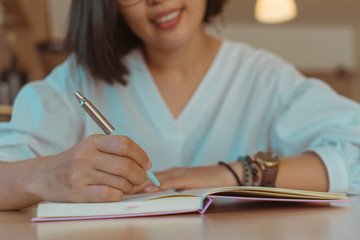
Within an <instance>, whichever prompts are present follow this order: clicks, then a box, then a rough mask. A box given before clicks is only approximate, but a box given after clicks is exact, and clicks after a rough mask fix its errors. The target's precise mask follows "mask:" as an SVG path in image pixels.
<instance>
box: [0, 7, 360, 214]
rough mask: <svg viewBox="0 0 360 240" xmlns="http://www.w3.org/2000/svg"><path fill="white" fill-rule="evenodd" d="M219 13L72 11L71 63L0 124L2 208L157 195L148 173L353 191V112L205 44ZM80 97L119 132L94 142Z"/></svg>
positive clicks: (185, 183) (94, 129)
mask: <svg viewBox="0 0 360 240" xmlns="http://www.w3.org/2000/svg"><path fill="white" fill-rule="evenodd" d="M223 5H224V1H222V0H207V1H206V0H197V1H193V0H117V1H115V0H107V1H104V0H92V1H89V0H76V1H73V3H72V10H71V18H70V28H69V32H68V36H67V45H68V46H69V49H70V51H71V52H72V53H73V54H72V55H70V57H69V58H68V60H67V61H66V62H65V63H63V64H62V65H61V66H59V67H58V68H57V69H55V70H54V71H53V72H52V73H51V74H50V75H49V76H48V77H47V78H46V80H45V81H41V82H34V83H31V84H29V85H27V86H26V87H25V88H23V90H22V91H21V93H20V94H19V96H18V98H17V100H16V102H15V105H14V111H13V116H12V120H11V122H10V123H5V124H2V125H1V128H0V135H1V140H0V159H1V160H3V162H1V164H0V184H1V188H0V189H1V190H0V191H1V192H0V206H1V208H2V209H3V210H4V209H18V208H21V207H25V206H28V205H31V204H35V203H37V202H39V201H42V200H49V201H73V202H106V201H119V200H121V199H122V197H123V195H124V194H129V193H134V192H139V191H147V192H151V191H157V189H156V188H154V186H152V185H151V184H150V182H149V181H148V180H146V173H145V170H148V169H150V168H151V167H152V170H154V171H156V175H157V177H158V178H159V180H160V182H161V185H162V188H164V189H168V188H177V189H186V188H203V187H204V188H205V187H217V186H232V185H239V184H242V185H244V184H245V185H262V186H274V187H284V188H295V189H307V190H318V191H338V192H350V193H360V189H359V188H360V186H359V182H358V180H357V179H356V176H357V175H358V174H359V173H360V152H359V149H360V148H359V143H360V138H359V136H360V134H359V133H360V130H359V129H360V121H359V120H360V118H359V116H360V115H359V114H360V111H359V110H360V108H359V105H358V104H356V103H355V102H352V101H350V100H348V99H345V98H343V97H340V96H338V95H336V94H335V93H334V92H333V91H332V90H331V89H330V88H329V87H327V86H326V85H324V84H323V83H321V82H320V81H316V80H308V79H305V78H304V77H303V76H302V75H301V74H299V73H298V72H297V71H296V70H295V69H294V68H293V67H292V66H291V65H289V64H287V63H284V62H283V61H282V60H281V59H279V58H277V57H276V56H274V55H272V54H270V53H267V52H264V51H259V50H254V49H252V48H250V47H248V46H247V45H244V44H240V43H232V42H229V41H226V40H219V39H215V38H213V37H210V36H208V35H207V34H206V33H205V32H204V29H203V25H204V23H207V22H209V21H210V19H211V18H212V17H213V16H215V15H217V14H218V13H220V12H221V9H222V7H223ZM77 90H79V91H80V92H82V93H83V94H84V95H85V96H86V97H88V98H89V99H90V100H91V101H92V102H93V103H94V104H95V105H96V106H97V107H98V108H99V110H100V111H101V112H102V113H103V114H104V115H105V117H107V118H108V120H109V121H110V122H111V123H112V124H113V125H114V127H115V128H116V133H117V134H118V135H112V136H105V135H104V134H102V132H101V130H100V129H99V128H98V126H96V124H95V123H94V122H93V121H92V119H90V118H89V117H88V116H87V115H86V113H84V112H83V111H82V110H81V108H80V107H79V106H78V104H77V102H76V99H75V98H74V97H73V94H74V92H75V91H77ZM24 116H26V119H24ZM257 151H261V152H260V153H256V154H255V156H254V157H252V158H250V157H239V156H240V155H253V154H254V153H255V152H257ZM264 151H266V152H264ZM269 152H271V154H270V153H269ZM274 154H277V156H275V155H274ZM25 159H26V160H25ZM149 159H151V161H150V160H149ZM20 160H23V161H20ZM221 161H224V162H227V163H224V162H221ZM218 162H220V164H218ZM174 167H175V168H174ZM9 199H11V201H9Z"/></svg>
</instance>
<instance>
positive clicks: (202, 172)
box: [136, 153, 329, 192]
mask: <svg viewBox="0 0 360 240" xmlns="http://www.w3.org/2000/svg"><path fill="white" fill-rule="evenodd" d="M229 165H230V166H231V168H232V169H233V170H234V171H235V172H236V174H237V175H238V176H239V178H240V180H241V182H242V183H243V182H244V177H243V176H244V170H243V166H242V164H241V163H239V162H233V163H230V164H229ZM157 176H158V179H159V180H160V182H161V186H162V188H164V189H170V188H175V189H190V188H210V187H226V186H236V185H237V182H236V180H235V178H234V176H233V175H232V173H231V172H230V171H229V170H227V169H226V168H225V167H224V166H220V165H215V166H205V167H194V168H171V169H169V170H166V171H163V172H159V173H157ZM260 177H261V176H260ZM328 185H329V180H328V175H327V170H326V167H325V165H324V164H323V162H322V160H321V159H320V157H318V156H317V155H316V154H314V153H305V154H303V155H301V156H296V157H288V158H281V159H280V165H279V170H278V174H277V178H276V182H275V187H280V188H290V189H301V190H311V191H328ZM141 188H142V189H145V191H146V192H153V191H157V189H156V188H154V187H152V186H151V185H150V183H149V182H148V181H147V182H146V183H145V184H143V185H142V186H141V187H138V188H136V191H141V190H142V189H141Z"/></svg>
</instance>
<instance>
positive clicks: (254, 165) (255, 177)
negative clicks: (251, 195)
mask: <svg viewBox="0 0 360 240" xmlns="http://www.w3.org/2000/svg"><path fill="white" fill-rule="evenodd" d="M246 161H247V162H248V165H249V166H250V168H251V176H252V185H253V186H260V178H259V176H258V173H259V171H258V170H257V163H256V162H254V161H253V159H252V158H251V157H250V156H246Z"/></svg>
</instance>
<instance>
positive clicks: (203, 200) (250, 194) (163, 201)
mask: <svg viewBox="0 0 360 240" xmlns="http://www.w3.org/2000/svg"><path fill="white" fill-rule="evenodd" d="M215 198H231V199H238V200H248V201H283V202H351V200H348V199H347V196H346V195H345V194H339V193H325V192H313V191H300V190H289V189H281V188H265V187H224V188H208V189H195V190H186V191H181V192H176V191H174V190H168V191H164V192H159V193H152V194H136V195H130V196H125V197H124V199H123V201H121V202H111V203H57V202H43V203H40V204H38V205H37V209H36V217H35V218H33V219H32V221H34V222H42V221H64V220H82V219H102V218H120V217H136V216H149V215H165V214H177V213H188V212H200V213H201V214H204V213H205V211H206V209H207V208H208V207H209V206H210V204H211V202H212V199H215Z"/></svg>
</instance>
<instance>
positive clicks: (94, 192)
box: [76, 185, 124, 202]
mask: <svg viewBox="0 0 360 240" xmlns="http://www.w3.org/2000/svg"><path fill="white" fill-rule="evenodd" d="M123 196H124V193H123V192H122V191H121V190H119V189H116V188H112V187H109V186H105V185H88V186H87V187H86V188H85V189H84V191H82V193H81V196H80V197H79V198H77V200H76V202H118V201H121V200H122V199H123Z"/></svg>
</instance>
